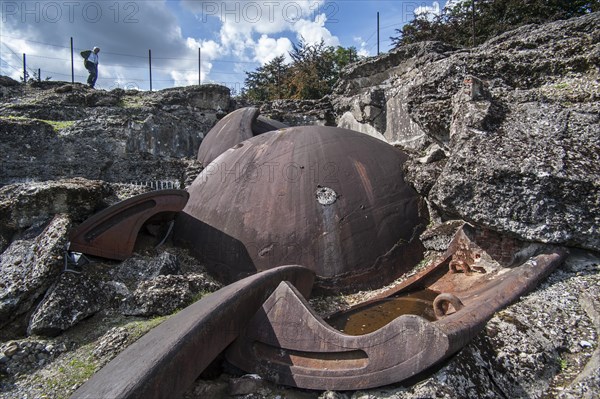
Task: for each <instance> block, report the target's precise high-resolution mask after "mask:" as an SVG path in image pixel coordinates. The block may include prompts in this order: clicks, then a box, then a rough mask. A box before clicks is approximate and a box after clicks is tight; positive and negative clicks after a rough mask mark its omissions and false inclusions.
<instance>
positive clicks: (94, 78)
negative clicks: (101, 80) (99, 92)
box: [88, 64, 98, 87]
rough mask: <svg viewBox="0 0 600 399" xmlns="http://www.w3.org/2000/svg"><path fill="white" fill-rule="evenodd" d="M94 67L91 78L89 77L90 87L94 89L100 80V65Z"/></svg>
mask: <svg viewBox="0 0 600 399" xmlns="http://www.w3.org/2000/svg"><path fill="white" fill-rule="evenodd" d="M92 66H93V67H92V69H91V70H90V77H89V79H91V83H90V86H92V87H94V86H95V85H96V80H97V79H98V64H92ZM89 79H88V80H89ZM88 83H89V82H88Z"/></svg>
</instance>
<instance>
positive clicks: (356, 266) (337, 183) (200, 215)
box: [174, 126, 427, 291]
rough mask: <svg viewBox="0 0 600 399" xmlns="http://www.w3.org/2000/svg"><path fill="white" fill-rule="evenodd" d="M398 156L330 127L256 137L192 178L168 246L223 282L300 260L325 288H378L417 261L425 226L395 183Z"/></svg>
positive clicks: (408, 194) (413, 200)
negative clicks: (184, 250) (184, 251)
mask: <svg viewBox="0 0 600 399" xmlns="http://www.w3.org/2000/svg"><path fill="white" fill-rule="evenodd" d="M406 158H407V156H406V155H405V154H404V153H403V152H402V151H400V150H398V149H396V148H394V147H392V146H390V145H389V144H386V143H384V142H382V141H380V140H377V139H375V138H372V137H370V136H367V135H365V134H362V133H359V132H355V131H352V130H347V129H341V128H335V127H323V126H305V127H292V128H286V129H281V130H277V131H273V132H268V133H264V134H261V135H259V136H255V137H253V138H251V139H249V140H246V141H244V142H242V143H239V144H237V145H236V146H234V147H233V148H230V149H229V150H227V151H226V152H224V153H223V154H222V155H221V156H219V157H218V158H217V159H216V160H214V161H213V162H212V163H211V164H209V165H207V167H206V168H205V169H204V170H203V171H202V173H201V174H200V175H199V176H198V177H197V178H196V180H195V181H194V183H193V184H192V185H191V187H190V188H189V193H190V199H189V201H188V203H187V205H186V207H185V208H184V209H183V211H182V212H181V213H180V214H179V216H178V218H177V220H176V223H175V233H174V238H175V241H176V242H179V243H180V244H183V245H185V246H188V247H189V248H191V249H192V251H193V252H194V253H195V254H197V255H198V256H199V257H200V258H201V259H202V260H203V261H204V262H205V263H206V265H207V266H208V267H209V268H210V269H211V270H212V271H213V272H216V273H217V274H220V275H221V276H223V277H225V278H228V279H231V280H236V279H239V278H241V277H244V276H245V275H248V274H251V273H254V272H256V271H260V270H266V269H271V268H273V267H276V266H280V265H285V264H300V265H304V266H306V267H308V268H310V269H312V270H314V271H315V272H316V274H317V285H318V286H319V287H320V288H323V289H326V290H335V291H351V290H354V289H363V288H372V287H380V286H381V284H383V283H387V282H389V281H391V280H392V279H394V278H396V277H398V276H399V275H401V274H402V273H404V272H406V271H408V270H410V269H411V268H412V267H413V266H414V265H415V264H416V263H417V262H418V261H419V260H420V259H421V258H422V253H423V247H422V245H421V243H420V241H419V240H418V236H419V233H420V232H421V231H422V229H423V228H424V227H425V225H426V223H427V220H426V218H425V217H424V216H423V215H422V214H421V213H420V211H421V210H422V209H423V207H422V202H421V201H422V199H421V198H420V197H419V196H418V194H417V193H416V191H415V190H414V189H413V188H412V187H411V186H409V185H408V184H407V183H406V182H405V181H404V176H403V172H402V166H403V164H404V162H405V160H406Z"/></svg>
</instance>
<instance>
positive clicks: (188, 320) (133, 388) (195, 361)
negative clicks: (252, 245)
mask: <svg viewBox="0 0 600 399" xmlns="http://www.w3.org/2000/svg"><path fill="white" fill-rule="evenodd" d="M313 279H314V273H313V272H312V271H310V270H309V269H306V268H304V267H302V266H296V265H291V266H282V267H278V268H275V269H272V270H268V271H265V272H262V273H258V274H255V275H253V276H251V277H248V278H246V279H244V280H240V281H238V282H236V283H234V284H231V285H228V286H226V287H224V288H222V289H220V290H219V291H217V292H214V293H212V294H210V295H208V296H206V297H204V298H203V299H201V300H200V301H198V302H196V303H194V304H192V305H190V306H188V307H187V308H185V309H183V310H182V311H181V312H179V313H177V314H175V315H173V316H171V317H170V318H169V319H168V320H166V321H165V322H163V323H162V324H161V325H159V326H158V327H155V328H154V329H152V330H151V331H150V332H148V333H147V334H146V335H144V336H143V337H142V338H140V339H139V340H137V341H136V342H135V343H134V344H133V345H131V346H129V347H127V348H126V349H125V350H124V351H123V352H121V353H120V354H119V355H118V356H117V357H115V358H114V359H113V360H112V361H111V362H109V363H108V364H107V365H106V366H104V367H103V368H102V369H101V370H99V371H98V372H97V373H96V374H94V375H93V376H92V377H91V378H90V379H89V380H88V381H87V382H86V383H85V384H83V385H82V386H81V387H80V388H79V389H78V390H77V391H75V393H74V394H73V396H72V397H71V398H115V399H116V398H121V399H124V398H144V399H150V398H176V397H180V396H181V395H182V394H183V393H184V392H185V391H186V390H187V389H188V388H189V387H190V385H191V384H192V383H193V382H194V380H195V379H196V378H198V376H199V375H200V373H202V371H203V370H204V369H205V368H206V367H207V366H208V365H209V364H210V363H211V362H212V361H213V360H214V359H215V358H216V356H217V355H218V354H219V353H221V352H222V351H223V350H224V349H225V348H226V347H227V346H228V345H229V344H230V343H231V342H232V341H233V340H234V339H235V338H236V337H237V336H238V335H239V333H240V331H241V330H242V329H243V328H244V327H245V326H246V325H247V324H248V321H249V320H250V318H251V317H252V315H253V314H254V313H255V312H256V311H257V310H258V309H259V308H260V307H261V305H262V304H263V303H264V302H265V300H266V299H267V298H268V297H269V295H271V293H272V292H273V291H274V290H275V289H276V288H277V286H278V285H279V283H280V282H281V281H289V282H290V284H292V285H294V286H295V287H297V289H298V290H299V292H302V295H309V293H310V290H311V287H312V283H313Z"/></svg>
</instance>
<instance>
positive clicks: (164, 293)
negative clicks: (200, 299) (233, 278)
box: [123, 274, 221, 316]
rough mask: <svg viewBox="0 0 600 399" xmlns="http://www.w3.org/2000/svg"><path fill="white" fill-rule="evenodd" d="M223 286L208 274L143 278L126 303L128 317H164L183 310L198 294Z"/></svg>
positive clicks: (124, 312)
mask: <svg viewBox="0 0 600 399" xmlns="http://www.w3.org/2000/svg"><path fill="white" fill-rule="evenodd" d="M220 287H221V285H220V284H218V283H216V282H215V281H214V280H213V279H212V278H211V277H209V276H208V275H206V274H188V275H185V276H181V275H168V276H157V277H154V278H152V279H150V280H146V281H142V282H141V283H140V284H139V285H138V287H137V289H136V290H135V291H134V292H133V294H132V295H131V297H130V298H128V299H127V300H126V302H125V303H124V305H123V314H125V315H128V316H164V315H169V314H171V313H173V312H175V311H176V310H177V309H181V308H183V307H185V306H187V305H189V304H190V303H192V301H193V300H194V297H195V296H198V295H204V294H206V293H209V292H213V291H216V290H217V289H219V288H220Z"/></svg>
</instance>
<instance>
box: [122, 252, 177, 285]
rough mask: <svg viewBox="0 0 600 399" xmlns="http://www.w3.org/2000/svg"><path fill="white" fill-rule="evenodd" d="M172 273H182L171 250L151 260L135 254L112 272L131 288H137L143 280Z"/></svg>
mask: <svg viewBox="0 0 600 399" xmlns="http://www.w3.org/2000/svg"><path fill="white" fill-rule="evenodd" d="M171 274H181V268H180V265H179V259H178V258H177V256H176V255H173V254H171V253H169V252H163V253H161V254H160V255H159V256H158V257H155V258H152V259H150V260H148V258H146V257H141V256H133V257H131V258H129V259H126V260H125V261H123V262H122V263H121V264H120V265H119V266H118V267H117V268H115V269H114V270H113V271H112V272H111V275H112V277H113V278H114V279H116V280H118V281H120V282H122V283H124V284H125V285H127V286H128V287H129V288H130V289H135V288H136V287H137V286H138V284H139V283H140V282H142V281H145V280H151V279H153V278H155V277H158V276H161V275H171Z"/></svg>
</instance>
